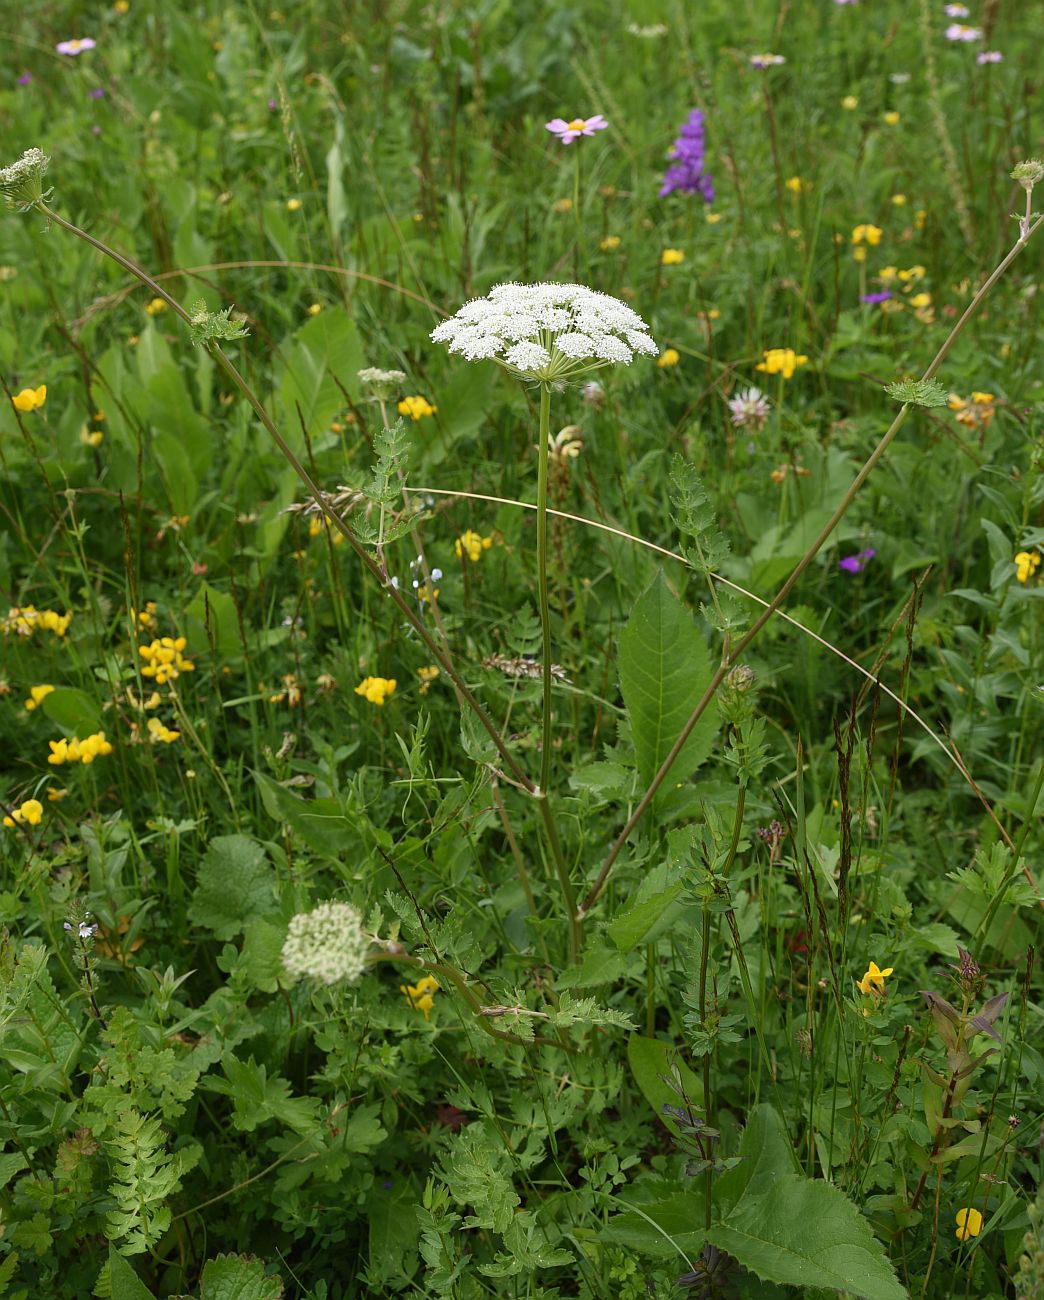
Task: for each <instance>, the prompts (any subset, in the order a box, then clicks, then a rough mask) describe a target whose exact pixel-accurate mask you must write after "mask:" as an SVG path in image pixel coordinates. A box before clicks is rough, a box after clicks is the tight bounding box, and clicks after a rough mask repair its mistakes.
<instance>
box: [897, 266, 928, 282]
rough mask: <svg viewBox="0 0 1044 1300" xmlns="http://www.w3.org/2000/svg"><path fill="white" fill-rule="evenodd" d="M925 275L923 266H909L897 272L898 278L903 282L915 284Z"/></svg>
mask: <svg viewBox="0 0 1044 1300" xmlns="http://www.w3.org/2000/svg"><path fill="white" fill-rule="evenodd" d="M925 275H926V271H925V269H924V267H923V266H910V267H907V269H906V270H905V271H900V272H899V279H900V280H902V282H903V284H916V283H917V281H918V280H923V279H924V277H925Z"/></svg>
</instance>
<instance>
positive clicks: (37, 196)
mask: <svg viewBox="0 0 1044 1300" xmlns="http://www.w3.org/2000/svg"><path fill="white" fill-rule="evenodd" d="M50 161H51V160H50V158H49V157H48V156H47V154H45V153H44V151H43V150H42V149H26V151H25V153H23V154H22V156H21V158H19V159H18V161H17V162H15V163H12V164H11V165H10V167H0V194H3V196H4V199H5V200H6V202H7V206H8V207H11V208H17V209H18V210H19V212H28V211H29V209H30V208H32V207H35V206H36V204H37V203H40V202H42V201H44V200H46V199H48V198H50V196H51V191H50V190H47V191H46V192H45V191H44V188H43V177H44V173H45V172H46V171H47V166H48V163H50Z"/></svg>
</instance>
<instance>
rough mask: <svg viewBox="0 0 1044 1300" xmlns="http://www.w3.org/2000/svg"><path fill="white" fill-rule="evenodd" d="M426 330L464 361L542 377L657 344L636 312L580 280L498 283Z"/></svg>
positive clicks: (576, 371) (626, 358)
mask: <svg viewBox="0 0 1044 1300" xmlns="http://www.w3.org/2000/svg"><path fill="white" fill-rule="evenodd" d="M431 338H432V341H433V342H434V343H445V344H447V345H448V347H449V350H450V351H451V352H457V353H460V355H461V356H464V357H466V358H467V359H468V360H469V361H480V360H486V359H492V360H495V361H497V362H499V363H500V365H502V366H503V367H504V368H505V369H506V370H510V371H511V373H512V374H514V375H517V376H519V377H520V378H523V379H538V380H540V381H542V382H543V383H550V382H552V381H554V380H562V379H575V378H577V377H578V376H580V375H582V374H586V373H587V372H588V371H589V370H597V369H599V368H600V367H602V366H607V365H612V364H615V363H617V362H619V363H621V364H623V365H630V363H631V361H632V360H633V358H634V354H635V353H644V354H645V355H646V356H650V357H654V356H656V354H657V351H658V349H657V347H656V344H655V343H654V342H653V341H652V339H651V338H650V337H649V327H648V326H647V325H646V323H645V321H643V320H642V318H641V317H640V316H639V315H638V313H637V312H635V311H632V310H631V308H630V307H628V306H627V304H626V303H623V302H621V301H620V300H619V298H613V297H610V295H609V294H607V293H597V292H596V291H595V290H594V289H588V288H587V287H586V286H585V285H582V284H554V283H545V284H498V285H496V286H495V287H494V288H492V289H490V291H489V293H488V294H487V295H486V297H485V298H474V299H472V301H471V302H466V303H465V304H464V306H463V307H461V308H460V310H459V311H458V312H457V313H456V314H455V315H454V316H451V317H450V318H449V320H446V321H443V323H442V324H441V325H438V326H436V328H435V329H433V330H432V332H431Z"/></svg>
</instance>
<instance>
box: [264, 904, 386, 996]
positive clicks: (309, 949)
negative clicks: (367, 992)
mask: <svg viewBox="0 0 1044 1300" xmlns="http://www.w3.org/2000/svg"><path fill="white" fill-rule="evenodd" d="M369 946H370V940H369V937H368V936H367V934H366V933H365V931H364V930H363V928H362V916H361V915H360V914H359V912H358V911H357V910H356V909H355V908H354V907H352V905H351V904H350V903H334V902H327V903H320V904H319V906H318V907H317V908H315V909H314V910H313V911H311V912H298V913H297V915H296V916H295V917H293V918H292V920H291V921H290V928H289V929H288V930H287V933H286V940H285V941H284V943H283V953H282V956H283V969H284V970H285V971H286V973H287V975H289V976H290V978H291V979H294V980H299V979H313V980H317V981H318V982H319V983H320V984H336V983H337V982H338V981H339V980H347V981H348V982H349V983H354V982H355V981H356V980H357V979H358V978H359V976H360V975H361V974H362V973H363V971H364V970H365V969H366V952H367V949H368V948H369Z"/></svg>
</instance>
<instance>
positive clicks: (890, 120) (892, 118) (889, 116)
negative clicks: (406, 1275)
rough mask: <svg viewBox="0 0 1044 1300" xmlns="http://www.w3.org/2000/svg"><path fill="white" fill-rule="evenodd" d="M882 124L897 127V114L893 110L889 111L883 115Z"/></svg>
mask: <svg viewBox="0 0 1044 1300" xmlns="http://www.w3.org/2000/svg"><path fill="white" fill-rule="evenodd" d="M884 123H885V126H898V125H899V114H898V113H897V112H896V111H895V109H894V108H892V109H889V111H888V112H887V113H885V115H884Z"/></svg>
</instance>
